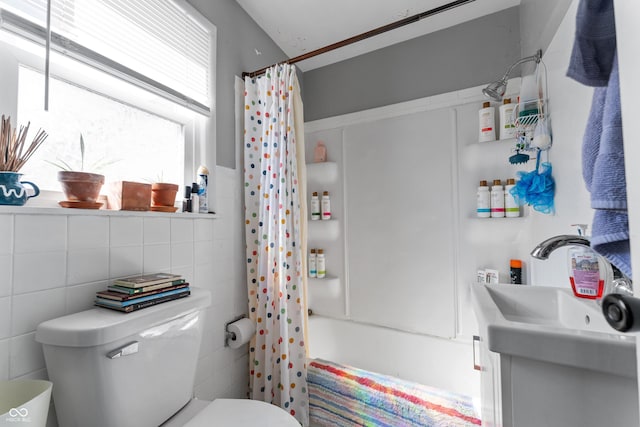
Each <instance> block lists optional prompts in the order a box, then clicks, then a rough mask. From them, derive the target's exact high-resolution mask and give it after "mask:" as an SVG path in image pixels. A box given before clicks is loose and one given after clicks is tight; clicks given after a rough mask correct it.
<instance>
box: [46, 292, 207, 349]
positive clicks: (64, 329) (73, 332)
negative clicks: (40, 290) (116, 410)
mask: <svg viewBox="0 0 640 427" xmlns="http://www.w3.org/2000/svg"><path fill="white" fill-rule="evenodd" d="M210 304H211V293H210V292H209V291H207V290H204V289H200V288H195V287H191V295H190V296H188V297H186V298H180V299H177V300H175V301H169V302H165V303H163V304H158V305H156V306H152V307H148V308H145V309H143V310H138V311H133V312H131V313H122V312H119V311H115V310H109V309H107V308H101V307H96V308H93V309H91V310H86V311H81V312H79V313H75V314H70V315H68V316H63V317H58V318H57V319H52V320H47V321H46V322H43V323H41V324H39V325H38V328H37V329H36V341H38V342H40V343H42V344H48V345H56V346H62V347H92V346H97V345H102V344H107V343H110V342H113V341H116V340H118V339H120V338H124V337H126V336H129V335H132V334H134V333H136V332H139V331H143V330H144V329H146V328H149V327H151V326H154V325H158V324H160V323H164V322H166V321H167V320H169V319H173V318H177V317H180V316H183V315H185V314H188V313H190V312H195V311H198V310H203V309H205V308H206V307H208V306H209V305H210Z"/></svg>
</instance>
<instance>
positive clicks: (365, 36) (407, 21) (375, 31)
mask: <svg viewBox="0 0 640 427" xmlns="http://www.w3.org/2000/svg"><path fill="white" fill-rule="evenodd" d="M473 1H476V0H455V1H452V2H449V3H447V4H443V5H442V6H438V7H436V8H433V9H430V10H427V11H426V12H422V13H418V14H416V15H413V16H409V17H407V18H404V19H401V20H399V21H395V22H392V23H390V24H387V25H383V26H382V27H378V28H375V29H373V30H370V31H367V32H365V33H362V34H358V35H357V36H353V37H349V38H348V39H345V40H342V41H339V42H337V43H333V44H330V45H328V46H325V47H321V48H320V49H316V50H313V51H311V52H307V53H305V54H302V55H300V56H296V57H294V58H290V59H288V60H286V61H282V62H278V63H277V64H273V65H269V66H268V67H264V68H261V69H259V70H256V71H253V72H243V73H242V78H245V77H256V76H259V75H261V74H264V73H265V71H267V70H268V69H269V68H271V67H273V66H274V65H278V64H295V63H296V62H300V61H304V60H305V59H309V58H313V57H314V56H318V55H321V54H323V53H327V52H331V51H332V50H336V49H339V48H341V47H344V46H348V45H350V44H353V43H356V42H359V41H362V40H365V39H368V38H370V37H374V36H377V35H380V34H382V33H386V32H387V31H391V30H395V29H398V28H400V27H404V26H405V25H409V24H413V23H414V22H418V21H420V20H421V19H424V18H428V17H430V16H433V15H436V14H438V13H441V12H445V11H447V10H449V9H454V8H456V7H459V6H462V5H464V4H466V3H471V2H473Z"/></svg>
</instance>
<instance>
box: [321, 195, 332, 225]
mask: <svg viewBox="0 0 640 427" xmlns="http://www.w3.org/2000/svg"><path fill="white" fill-rule="evenodd" d="M320 203H321V205H322V219H323V220H329V219H331V199H329V192H328V191H324V192H323V193H322V201H321V202H320Z"/></svg>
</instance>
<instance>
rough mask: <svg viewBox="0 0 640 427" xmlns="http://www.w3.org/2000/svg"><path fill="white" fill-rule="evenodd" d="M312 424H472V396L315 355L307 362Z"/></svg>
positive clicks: (430, 426) (453, 426) (450, 426)
mask: <svg viewBox="0 0 640 427" xmlns="http://www.w3.org/2000/svg"><path fill="white" fill-rule="evenodd" d="M307 381H308V383H309V415H310V420H311V425H314V426H326V427H354V426H366V427H471V426H479V425H481V422H480V418H479V415H478V414H477V413H476V410H475V409H474V406H473V404H472V402H471V398H470V397H467V396H463V395H460V394H457V393H452V392H448V391H444V390H440V389H437V388H433V387H428V386H424V385H420V384H416V383H412V382H409V381H404V380H401V379H398V378H395V377H391V376H387V375H380V374H375V373H373V372H368V371H364V370H362V369H357V368H352V367H350V366H343V365H338V364H336V363H332V362H328V361H326V360H321V359H315V360H313V361H312V362H311V363H309V366H308V372H307Z"/></svg>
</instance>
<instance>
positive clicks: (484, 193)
mask: <svg viewBox="0 0 640 427" xmlns="http://www.w3.org/2000/svg"><path fill="white" fill-rule="evenodd" d="M476 198H477V200H476V206H477V207H476V213H477V215H478V218H489V217H491V193H489V186H488V185H487V181H484V180H483V181H480V186H479V187H478V194H477V196H476Z"/></svg>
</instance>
